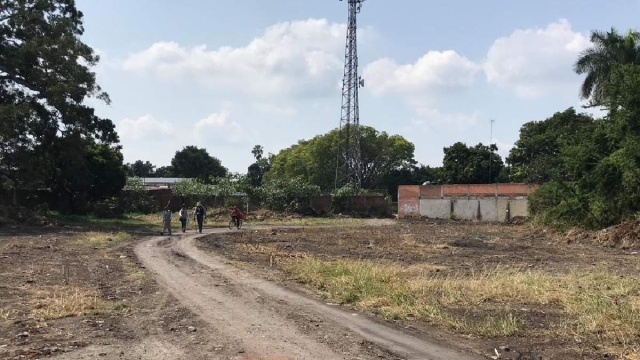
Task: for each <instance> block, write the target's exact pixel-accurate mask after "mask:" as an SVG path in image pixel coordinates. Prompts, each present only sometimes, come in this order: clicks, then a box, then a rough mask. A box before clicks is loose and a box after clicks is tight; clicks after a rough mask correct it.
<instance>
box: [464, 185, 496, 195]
mask: <svg viewBox="0 0 640 360" xmlns="http://www.w3.org/2000/svg"><path fill="white" fill-rule="evenodd" d="M469 195H470V196H478V197H493V196H496V185H495V184H474V185H469Z"/></svg>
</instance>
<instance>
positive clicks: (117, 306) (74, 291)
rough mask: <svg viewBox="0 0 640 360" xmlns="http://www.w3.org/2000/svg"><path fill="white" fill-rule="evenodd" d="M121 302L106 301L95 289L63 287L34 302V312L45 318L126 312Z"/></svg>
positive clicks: (37, 315)
mask: <svg viewBox="0 0 640 360" xmlns="http://www.w3.org/2000/svg"><path fill="white" fill-rule="evenodd" d="M126 311H127V309H126V307H125V306H124V305H123V304H121V303H120V302H113V301H105V300H102V299H100V298H99V297H98V293H97V292H96V291H94V290H87V289H82V288H67V287H61V288H57V289H55V290H54V291H53V293H52V294H47V295H46V296H45V297H43V298H40V299H38V300H36V301H34V303H33V307H32V313H33V315H34V316H35V317H37V318H41V319H44V320H54V319H61V318H65V317H72V316H81V315H113V314H118V313H124V312H126Z"/></svg>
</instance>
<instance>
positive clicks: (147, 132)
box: [116, 115, 175, 140]
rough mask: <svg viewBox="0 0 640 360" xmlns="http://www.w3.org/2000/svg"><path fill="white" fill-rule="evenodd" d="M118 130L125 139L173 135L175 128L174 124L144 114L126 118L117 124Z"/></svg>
mask: <svg viewBox="0 0 640 360" xmlns="http://www.w3.org/2000/svg"><path fill="white" fill-rule="evenodd" d="M116 130H117V131H118V134H119V135H120V136H121V137H122V138H123V139H130V140H142V139H147V138H151V137H158V136H168V135H171V134H172V133H173V132H174V130H175V128H174V126H173V124H171V123H170V122H167V121H162V120H158V119H156V118H154V117H153V116H151V115H144V116H141V117H139V118H138V119H129V118H125V119H122V120H120V121H119V122H118V123H117V124H116Z"/></svg>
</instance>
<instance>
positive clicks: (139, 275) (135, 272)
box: [122, 258, 147, 285]
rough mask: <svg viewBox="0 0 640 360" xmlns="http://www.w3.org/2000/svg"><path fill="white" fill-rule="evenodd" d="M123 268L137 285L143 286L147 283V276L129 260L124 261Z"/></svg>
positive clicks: (124, 259)
mask: <svg viewBox="0 0 640 360" xmlns="http://www.w3.org/2000/svg"><path fill="white" fill-rule="evenodd" d="M122 266H123V267H124V270H125V271H126V272H127V277H128V278H129V280H130V281H131V282H133V283H134V284H136V285H142V284H144V283H145V282H146V281H147V274H146V273H145V272H144V271H143V270H142V269H141V268H139V267H137V266H136V265H135V264H134V263H133V262H132V261H131V260H130V259H129V258H123V259H122Z"/></svg>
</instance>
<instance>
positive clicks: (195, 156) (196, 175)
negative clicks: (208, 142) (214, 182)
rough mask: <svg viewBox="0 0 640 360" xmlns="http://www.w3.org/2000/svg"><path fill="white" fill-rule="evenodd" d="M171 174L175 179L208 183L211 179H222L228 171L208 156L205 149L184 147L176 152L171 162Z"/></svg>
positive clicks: (217, 160) (216, 160)
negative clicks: (190, 179) (188, 179)
mask: <svg viewBox="0 0 640 360" xmlns="http://www.w3.org/2000/svg"><path fill="white" fill-rule="evenodd" d="M171 172H172V173H173V175H174V176H177V177H184V178H193V179H199V180H201V181H203V182H205V183H210V182H211V178H212V177H224V176H226V175H227V172H228V171H227V168H225V167H224V166H222V163H221V162H220V160H219V159H217V158H215V157H213V156H211V155H209V153H208V152H207V150H206V149H200V148H198V147H196V146H186V147H184V148H183V149H182V150H180V151H176V154H175V156H174V157H173V159H172V160H171Z"/></svg>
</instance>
